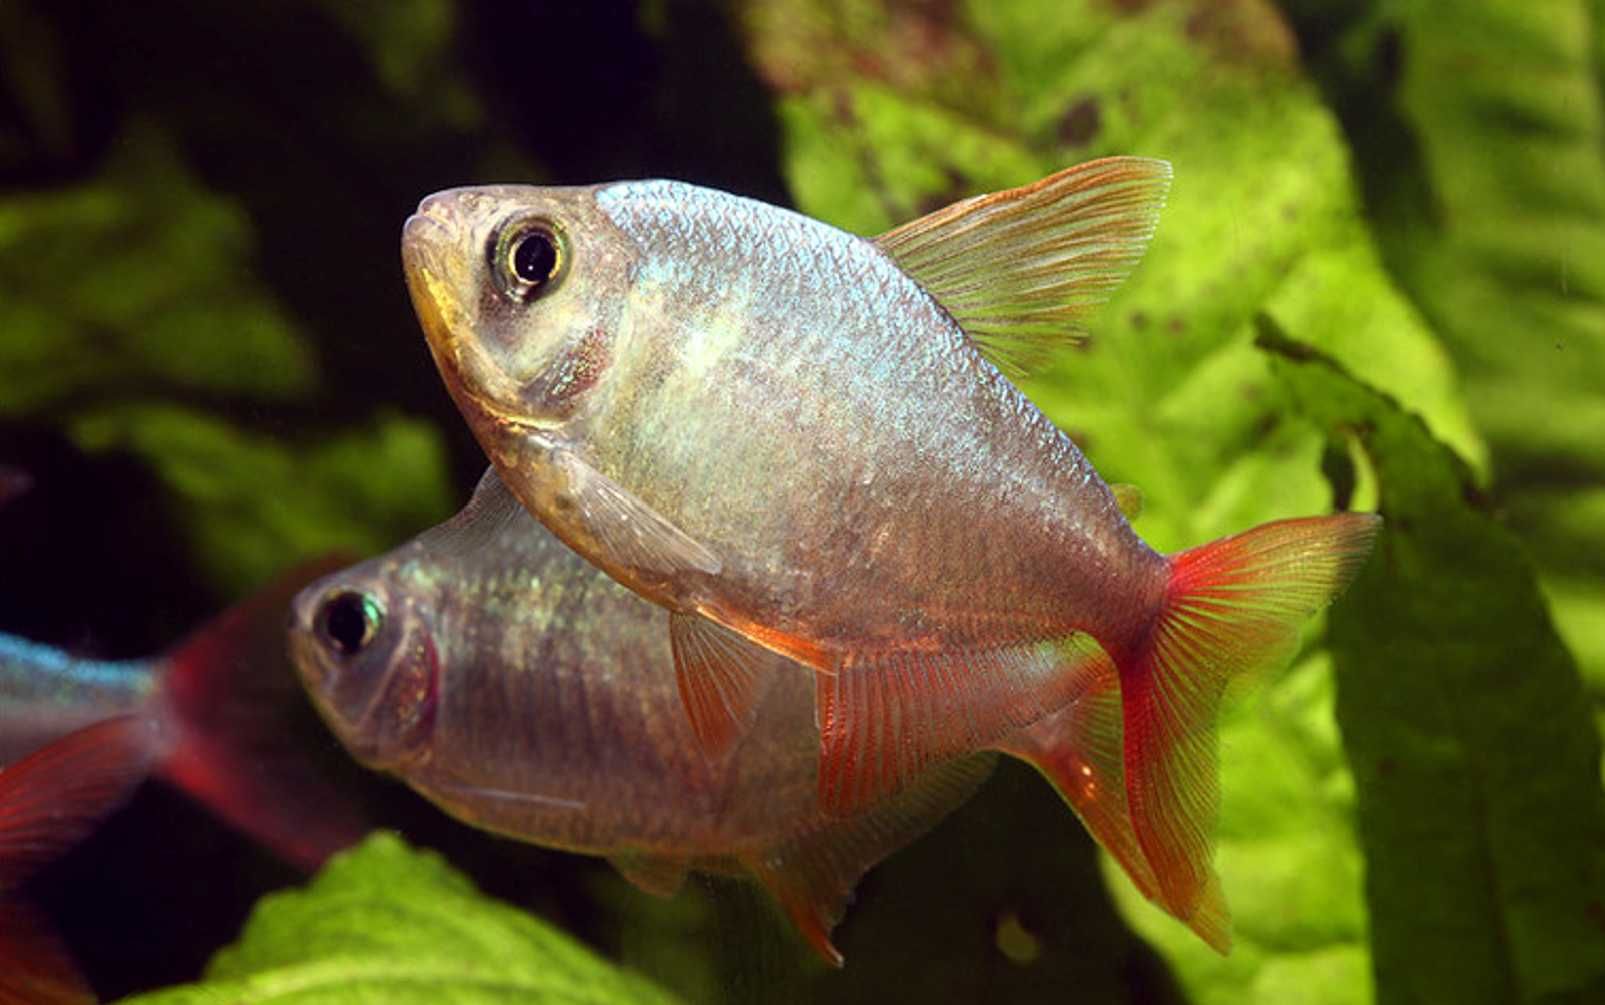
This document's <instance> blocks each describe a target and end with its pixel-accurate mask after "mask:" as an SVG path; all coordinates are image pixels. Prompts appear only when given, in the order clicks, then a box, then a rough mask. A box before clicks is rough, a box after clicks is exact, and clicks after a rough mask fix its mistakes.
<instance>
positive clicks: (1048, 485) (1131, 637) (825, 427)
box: [402, 157, 1378, 950]
mask: <svg viewBox="0 0 1605 1005" xmlns="http://www.w3.org/2000/svg"><path fill="white" fill-rule="evenodd" d="M1169 179H1170V168H1169V165H1168V164H1165V163H1164V162H1162V161H1153V160H1146V159H1142V158H1129V157H1116V158H1107V159H1104V160H1100V161H1094V162H1091V163H1088V164H1083V165H1080V166H1078V167H1073V168H1068V169H1066V170H1064V171H1061V172H1059V173H1057V174H1054V175H1051V176H1049V177H1047V178H1044V179H1042V180H1040V181H1038V182H1035V183H1032V184H1030V185H1026V186H1022V187H1021V188H1017V189H1011V190H1008V191H1005V192H998V193H994V194H991V195H984V196H977V197H975V198H973V199H968V200H965V201H963V202H959V203H956V204H954V205H952V206H949V207H947V208H945V209H941V210H938V211H936V212H935V213H932V214H930V215H928V216H926V217H922V218H920V219H918V220H915V221H912V222H910V223H908V224H905V225H903V226H901V227H898V228H896V229H895V230H893V231H891V232H889V233H886V234H883V235H880V236H879V237H877V238H875V239H874V240H865V239H862V238H859V237H856V236H853V235H851V234H847V233H844V232H842V231H839V230H835V229H834V228H831V227H829V226H827V225H825V224H822V223H820V222H818V221H814V220H810V219H808V218H806V217H803V216H800V215H798V214H795V213H792V212H789V211H786V210H783V209H779V208H777V207H773V206H768V205H765V204H762V203H758V202H755V201H753V200H749V199H745V198H741V197H738V196H734V195H730V194H727V193H723V192H716V191H712V190H708V189H702V188H698V187H696V186H692V185H687V184H683V183H679V182H671V181H642V182H617V183H609V184H601V185H592V186H588V187H580V188H534V187H528V186H513V185H502V186H488V187H482V188H465V189H453V190H449V191H445V192H440V193H437V194H435V195H433V196H430V197H429V198H427V199H425V200H424V201H423V202H422V203H421V204H420V206H419V208H418V211H417V213H416V214H415V215H414V216H413V217H411V218H410V219H409V220H408V222H407V224H406V226H405V228H404V232H403V239H402V256H403V261H404V265H405V270H406V276H407V283H408V289H409V291H410V293H411V295H412V299H413V303H414V305H415V308H416V311H417V314H418V317H419V320H420V322H421V324H422V326H423V328H424V332H425V335H426V336H427V338H428V341H429V346H430V350H431V352H432V354H433V355H434V358H435V361H436V363H437V365H438V367H439V369H440V371H441V375H442V377H443V379H444V382H445V385H446V388H447V390H448V392H449V393H450V394H451V396H452V397H453V399H454V400H455V402H456V404H457V406H458V408H459V410H460V411H461V412H462V414H463V416H464V417H465V419H466V420H467V421H468V424H469V425H470V427H471V428H472V430H473V432H474V434H475V436H476V438H477V439H478V440H479V442H480V445H481V446H482V447H483V448H484V449H485V451H486V453H487V454H488V456H489V457H490V459H491V461H492V463H493V464H494V465H495V466H496V468H497V470H498V471H499V472H500V473H501V475H502V477H503V478H504V479H506V482H507V486H508V488H509V489H510V490H511V491H512V492H513V493H514V494H515V495H516V496H518V498H519V500H520V501H521V502H522V503H523V504H524V506H525V507H527V508H528V509H529V510H530V511H531V512H532V513H534V514H535V515H536V516H537V517H539V518H540V520H541V521H542V522H543V523H544V524H546V526H547V527H549V528H550V529H551V530H552V531H553V532H554V533H555V534H556V535H557V536H558V537H559V538H561V539H562V540H563V541H564V542H565V543H566V544H568V545H569V546H570V547H572V548H573V549H575V550H576V551H578V552H579V553H581V554H582V555H584V556H585V557H586V558H587V559H588V560H590V561H591V562H592V563H594V564H596V565H597V566H599V567H600V568H601V569H603V570H604V571H605V572H607V573H608V574H609V575H610V576H612V577H614V578H615V579H617V580H618V581H619V582H620V583H622V584H624V585H625V586H627V587H629V588H630V589H632V590H634V591H635V592H637V593H638V594H640V595H641V596H643V597H645V598H647V599H649V600H651V601H653V602H654V603H657V604H659V605H661V606H663V607H666V608H668V609H669V611H670V612H671V613H670V618H669V630H670V638H671V642H672V646H673V651H674V657H675V663H676V674H677V680H678V684H679V688H680V693H681V698H682V702H683V704H684V705H685V707H686V710H687V713H688V714H689V716H690V718H691V721H692V725H693V727H694V729H695V734H696V738H697V741H698V742H699V743H700V744H701V746H702V747H703V748H704V749H705V750H707V751H708V752H709V753H710V755H715V756H716V755H718V754H719V753H720V752H721V751H723V750H725V749H728V748H729V747H730V746H731V745H732V744H733V743H735V742H736V741H737V739H739V737H740V736H741V735H743V733H744V732H745V731H747V730H748V729H750V728H751V724H752V721H753V714H754V709H755V708H756V705H757V702H758V699H759V697H760V696H761V694H762V693H763V688H764V679H765V678H766V677H767V676H769V675H770V674H772V673H776V672H797V671H793V670H792V669H791V668H789V667H786V666H779V667H778V668H777V667H776V665H775V664H773V663H772V662H768V661H766V660H765V659H764V658H763V657H761V656H759V655H758V653H759V652H761V651H769V652H774V653H779V654H782V655H784V656H787V657H788V658H790V659H793V660H795V661H798V662H799V663H802V664H804V665H806V666H807V667H809V668H811V669H813V670H814V671H817V674H816V675H815V687H816V694H817V697H816V701H817V706H818V717H819V722H820V724H821V738H820V739H821V759H822V764H821V770H820V772H819V788H820V799H821V802H822V804H823V805H825V806H826V807H828V808H830V809H832V810H833V811H835V812H845V811H848V810H850V809H852V808H853V807H855V806H861V805H866V804H868V803H869V802H871V801H872V800H873V799H875V798H876V797H878V796H879V795H882V794H885V793H887V792H891V791H896V790H897V789H898V788H899V787H900V786H903V785H906V784H909V782H911V781H912V780H913V779H915V778H917V777H919V775H920V772H921V771H922V770H923V769H924V768H925V767H927V766H928V765H931V764H934V763H939V762H941V761H942V760H944V759H945V758H948V757H952V756H955V755H958V754H962V753H964V752H966V751H970V750H975V749H977V748H979V747H983V746H986V745H989V744H993V743H996V742H999V741H1000V740H1002V738H1004V737H1006V736H1008V735H1010V734H1012V733H1014V732H1015V731H1017V730H1020V729H1022V728H1025V727H1028V726H1030V725H1031V724H1032V723H1033V722H1035V721H1037V720H1039V719H1041V718H1042V717H1043V716H1045V715H1047V714H1049V713H1052V712H1055V711H1057V710H1059V709H1061V708H1064V707H1065V706H1066V705H1067V704H1068V703H1069V702H1071V701H1072V700H1074V698H1075V696H1076V695H1078V694H1086V693H1090V691H1089V685H1088V684H1087V678H1088V676H1089V674H1090V675H1093V676H1095V677H1096V676H1097V675H1099V674H1101V673H1102V672H1104V670H1105V669H1106V668H1109V667H1112V668H1114V673H1115V676H1116V679H1117V680H1118V693H1119V705H1120V720H1121V721H1120V728H1119V741H1118V743H1119V747H1120V751H1121V755H1120V768H1121V771H1120V777H1121V784H1122V786H1123V788H1124V800H1125V804H1126V807H1127V810H1128V811H1129V819H1130V821H1131V825H1132V834H1133V840H1134V842H1135V847H1136V848H1137V849H1140V851H1141V861H1142V862H1143V863H1144V864H1145V867H1146V868H1147V869H1148V870H1150V872H1149V874H1148V878H1149V880H1150V885H1151V886H1152V888H1153V890H1154V895H1155V896H1156V898H1157V899H1158V900H1159V901H1160V902H1161V903H1162V904H1163V905H1164V906H1165V907H1166V909H1167V910H1169V911H1170V912H1171V913H1173V914H1175V915H1176V916H1178V917H1180V918H1183V919H1186V920H1188V921H1189V922H1190V923H1194V926H1195V928H1199V929H1201V930H1202V932H1203V933H1206V934H1205V937H1206V938H1208V939H1209V941H1210V942H1211V944H1212V945H1215V946H1216V947H1217V948H1219V949H1222V950H1224V949H1225V948H1226V947H1227V945H1228V944H1229V933H1228V929H1227V923H1226V917H1227V914H1226V909H1225V905H1224V902H1223V899H1222V895H1221V892H1220V889H1219V883H1218V879H1217V877H1216V875H1215V873H1214V870H1213V867H1212V864H1211V855H1212V852H1211V840H1212V834H1213V829H1214V825H1215V815H1216V806H1217V802H1218V799H1217V792H1216V784H1217V782H1216V741H1215V719H1216V717H1217V714H1218V708H1219V704H1220V699H1221V696H1222V693H1223V692H1224V690H1225V688H1226V685H1227V684H1228V682H1229V681H1231V680H1233V679H1235V678H1238V677H1241V676H1243V675H1244V674H1246V673H1247V672H1248V671H1249V670H1251V669H1253V668H1257V667H1261V666H1263V665H1266V664H1269V663H1273V662H1275V661H1277V660H1278V659H1281V658H1284V657H1285V655H1286V654H1287V653H1288V652H1289V651H1290V650H1291V649H1292V648H1293V646H1294V645H1295V644H1296V641H1297V636H1298V631H1299V627H1300V625H1301V624H1302V623H1303V622H1304V621H1305V620H1307V619H1308V618H1309V616H1310V615H1311V614H1313V613H1314V612H1315V611H1317V610H1319V609H1320V608H1321V607H1323V606H1325V605H1326V604H1327V603H1329V602H1330V601H1331V600H1332V598H1333V597H1335V596H1336V595H1337V594H1339V593H1340V592H1341V591H1342V590H1343V589H1344V588H1345V587H1346V586H1347V584H1348V583H1349V581H1350V580H1351V579H1352V578H1353V576H1354V574H1355V573H1356V571H1357V570H1358V568H1359V566H1360V564H1361V563H1362V562H1363V561H1364V560H1365V558H1366V556H1367V555H1368V554H1369V553H1370V549H1371V543H1372V540H1373V537H1374V535H1375V533H1376V531H1377V527H1378V518H1377V517H1376V516H1375V515H1371V514H1355V513H1342V514H1335V515H1330V516H1320V517H1308V518H1302V519H1291V520H1282V521H1277V522H1274V523H1270V524H1266V525H1264V526H1261V527H1257V528H1254V529H1251V530H1248V531H1245V532H1243V533H1240V534H1237V535H1234V536H1232V537H1228V538H1225V539H1223V540H1220V541H1216V542H1214V543H1211V544H1206V545H1203V546H1200V547H1197V548H1193V549H1190V550H1186V551H1182V552H1178V553H1176V554H1172V555H1162V554H1160V553H1158V552H1155V551H1154V550H1152V549H1151V548H1149V547H1148V546H1147V545H1146V544H1145V543H1144V542H1143V541H1142V540H1141V539H1140V538H1139V537H1138V536H1137V535H1136V533H1135V532H1134V531H1133V530H1132V529H1131V527H1130V525H1129V524H1128V522H1127V521H1126V519H1125V517H1124V516H1123V515H1122V514H1121V512H1120V509H1119V506H1118V504H1117V501H1116V499H1115V497H1114V495H1113V494H1112V493H1111V492H1110V490H1109V488H1108V486H1106V485H1105V483H1104V482H1103V481H1102V480H1101V479H1100V478H1099V477H1098V475H1097V473H1096V472H1095V471H1094V470H1093V468H1092V465H1091V464H1090V463H1089V462H1088V461H1087V459H1086V458H1085V457H1084V456H1083V455H1082V453H1081V451H1080V450H1079V449H1078V448H1077V447H1076V446H1075V444H1073V443H1072V442H1071V441H1070V439H1069V438H1068V437H1067V436H1065V435H1064V434H1063V433H1062V432H1060V431H1059V430H1058V429H1057V428H1055V427H1054V426H1053V424H1052V423H1051V422H1050V421H1049V420H1048V419H1047V418H1046V417H1045V416H1044V415H1043V414H1042V413H1041V412H1040V411H1039V410H1038V409H1037V408H1036V407H1035V406H1034V405H1033V404H1032V403H1031V402H1030V401H1029V400H1028V399H1027V398H1026V397H1025V396H1024V395H1023V394H1022V393H1021V392H1020V391H1019V390H1018V389H1017V388H1015V387H1014V386H1013V385H1012V384H1011V383H1010V382H1009V381H1008V380H1007V379H1005V375H1004V373H1003V372H1000V369H999V367H1001V368H1003V369H1004V370H1006V371H1008V373H1009V374H1011V375H1020V374H1029V373H1030V372H1032V371H1033V370H1034V369H1037V368H1039V367H1040V366H1041V364H1042V363H1043V361H1044V360H1046V359H1048V358H1050V357H1051V355H1052V351H1053V349H1054V348H1056V347H1057V346H1060V345H1063V344H1065V343H1066V341H1068V340H1069V339H1070V338H1071V337H1072V336H1073V335H1074V333H1075V331H1076V328H1077V325H1078V324H1079V323H1081V322H1083V321H1084V320H1085V319H1086V317H1087V316H1088V315H1089V313H1090V312H1091V311H1092V310H1093V309H1095V308H1096V307H1097V305H1098V304H1099V303H1101V302H1102V301H1103V300H1104V299H1105V298H1106V297H1107V295H1108V293H1109V292H1110V291H1111V290H1112V289H1113V288H1114V287H1115V286H1116V285H1118V283H1119V282H1120V281H1121V280H1122V279H1123V278H1124V277H1125V276H1126V275H1127V274H1128V273H1129V272H1130V270H1131V269H1133V268H1134V267H1135V266H1136V264H1137V262H1138V260H1139V259H1140V257H1141V255H1142V253H1143V251H1144V249H1145V248H1146V245H1147V242H1148V238H1149V236H1150V235H1151V233H1152V232H1153V229H1154V226H1155V223H1156V220H1157V218H1158V213H1159V208H1160V205H1161V204H1162V201H1163V197H1164V193H1165V191H1166V189H1167V186H1168V183H1169ZM1092 690H1096V689H1092ZM1110 728H1113V727H1112V726H1111V727H1110Z"/></svg>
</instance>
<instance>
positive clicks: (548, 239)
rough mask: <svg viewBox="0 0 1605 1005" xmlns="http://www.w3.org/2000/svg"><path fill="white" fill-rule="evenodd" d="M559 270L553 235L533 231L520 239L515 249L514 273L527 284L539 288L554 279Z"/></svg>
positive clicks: (541, 231)
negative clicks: (556, 270) (553, 274)
mask: <svg viewBox="0 0 1605 1005" xmlns="http://www.w3.org/2000/svg"><path fill="white" fill-rule="evenodd" d="M556 268H557V244H556V242H554V241H553V240H552V235H550V234H548V233H546V232H545V231H543V230H532V231H530V232H529V233H528V234H525V235H524V236H523V237H521V238H519V239H518V244H517V245H516V246H514V248H513V272H514V273H516V274H517V275H518V278H520V279H522V280H523V281H524V282H526V283H534V284H535V285H537V286H539V285H540V284H542V283H544V282H546V281H547V280H548V279H550V278H552V272H553V271H554V270H555V269H556Z"/></svg>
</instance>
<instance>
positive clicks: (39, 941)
mask: <svg viewBox="0 0 1605 1005" xmlns="http://www.w3.org/2000/svg"><path fill="white" fill-rule="evenodd" d="M94 1002H95V995H94V992H93V991H91V990H90V988H89V982H88V981H86V980H84V978H83V975H82V974H80V973H79V972H78V968H77V967H76V966H74V965H73V962H72V957H71V956H69V955H68V954H67V948H66V947H65V946H63V945H62V944H61V940H60V939H59V938H57V937H56V934H55V932H54V930H53V929H52V928H51V926H50V923H49V922H48V921H46V920H45V918H44V917H43V916H42V915H40V914H39V912H38V911H36V910H34V909H33V908H31V907H29V906H28V905H26V904H24V903H22V902H21V901H18V900H15V899H12V900H4V901H0V1005H94Z"/></svg>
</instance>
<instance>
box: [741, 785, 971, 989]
mask: <svg viewBox="0 0 1605 1005" xmlns="http://www.w3.org/2000/svg"><path fill="white" fill-rule="evenodd" d="M995 763H996V758H995V757H992V756H990V755H988V754H976V755H972V756H970V757H964V758H960V759H957V760H953V761H948V762H947V763H945V764H941V765H938V766H937V767H934V768H932V769H931V770H929V771H927V772H925V773H924V774H923V775H921V776H920V777H919V778H918V779H915V780H914V781H912V782H911V783H910V784H909V785H908V786H907V787H906V788H905V789H904V790H903V791H901V792H899V793H898V794H897V795H896V796H893V797H891V798H890V799H887V800H884V801H881V802H878V803H876V804H875V805H873V806H871V807H868V808H867V809H865V810H863V811H861V812H859V813H855V814H853V815H851V816H846V817H839V818H833V817H826V816H823V815H820V816H819V817H818V819H816V820H814V821H812V822H811V823H809V824H808V825H806V826H804V827H802V828H800V830H799V832H798V833H796V834H795V835H793V836H792V837H790V838H789V839H787V840H786V841H784V842H782V843H781V844H780V845H779V846H778V847H774V848H767V849H763V850H761V851H759V852H756V853H752V854H748V855H743V856H741V861H742V864H743V865H744V866H746V868H747V870H748V871H749V872H751V873H752V874H753V876H754V877H755V878H756V879H757V880H758V881H759V882H760V883H762V884H763V886H764V888H765V889H767V890H768V891H769V893H770V895H771V896H773V897H774V898H775V900H776V902H778V903H779V904H780V907H781V909H782V910H784V911H785V912H786V916H787V917H788V918H790V919H791V922H792V924H794V925H795V926H796V927H797V931H798V932H799V933H800V934H801V935H802V937H803V939H804V940H805V941H806V942H807V943H808V944H809V945H810V946H811V947H813V949H814V951H815V952H816V953H818V954H819V955H820V957H821V958H822V959H824V961H825V962H826V963H828V964H830V965H831V966H833V967H839V966H841V965H842V962H843V960H842V954H841V952H840V951H839V950H837V948H836V946H835V945H834V944H833V943H832V942H831V938H830V934H831V930H832V929H833V928H835V927H836V924H837V923H838V922H839V921H840V920H841V918H842V914H843V912H844V911H845V910H846V907H847V903H848V901H849V900H850V899H851V898H852V893H853V888H854V887H855V886H857V885H858V881H859V880H860V879H861V878H863V875H864V873H866V872H868V871H869V870H870V869H871V868H873V867H874V866H875V865H876V863H878V862H880V861H881V860H882V859H884V858H886V857H887V856H888V855H891V854H892V853H893V852H895V851H897V850H898V849H900V848H902V847H903V846H904V845H907V844H909V843H910V842H912V841H913V840H914V839H915V838H917V837H919V836H920V835H921V834H924V833H925V832H926V831H928V830H930V829H931V828H932V827H934V826H936V824H938V823H939V822H941V820H942V818H944V817H946V816H947V815H948V814H949V813H951V812H953V810H955V809H957V808H958V807H959V806H961V805H962V804H963V803H964V802H965V801H966V800H968V799H969V798H970V797H971V796H972V795H974V794H975V792H976V790H978V789H979V788H980V787H981V784H982V783H983V782H985V781H986V779H987V776H988V775H989V774H990V773H991V771H992V767H993V765H994V764H995Z"/></svg>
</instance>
